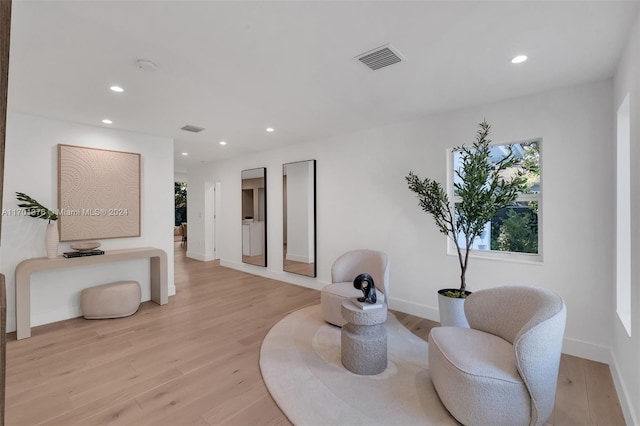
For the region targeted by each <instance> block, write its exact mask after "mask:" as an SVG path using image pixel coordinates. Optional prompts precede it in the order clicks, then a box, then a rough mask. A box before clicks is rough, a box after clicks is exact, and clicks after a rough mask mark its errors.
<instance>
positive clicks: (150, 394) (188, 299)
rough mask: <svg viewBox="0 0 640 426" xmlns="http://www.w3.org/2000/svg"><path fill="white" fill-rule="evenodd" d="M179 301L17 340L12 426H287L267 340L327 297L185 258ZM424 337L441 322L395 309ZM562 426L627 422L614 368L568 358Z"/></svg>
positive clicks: (559, 410) (12, 345)
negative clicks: (268, 369)
mask: <svg viewBox="0 0 640 426" xmlns="http://www.w3.org/2000/svg"><path fill="white" fill-rule="evenodd" d="M175 281H176V288H177V294H176V296H174V297H171V298H170V299H169V304H168V305H165V306H158V305H156V304H154V303H152V302H147V303H144V304H143V305H142V307H141V309H140V311H139V312H138V313H137V314H135V315H134V316H132V317H129V318H123V319H117V320H103V321H86V320H83V319H80V318H76V319H71V320H67V321H61V322H58V323H54V324H49V325H45V326H41V327H35V328H34V329H33V337H31V338H30V339H26V340H21V341H16V340H15V333H11V334H9V338H8V340H9V341H8V344H7V392H6V404H7V408H6V410H7V411H6V424H7V425H37V424H46V425H83V426H84V425H105V424H109V425H176V426H178V425H217V424H231V425H263V424H264V425H266V424H268V425H281V424H289V422H288V420H287V419H286V417H285V416H284V415H283V414H282V412H281V411H280V410H279V409H278V407H277V405H276V404H275V403H274V402H273V400H272V398H271V396H270V395H269V393H268V391H267V389H266V387H265V385H264V383H263V381H262V377H261V375H260V369H259V366H258V358H259V350H260V345H261V343H262V339H263V337H264V336H265V334H266V333H267V332H268V330H269V329H270V328H271V326H272V325H274V324H275V323H276V322H278V321H279V320H280V319H281V318H283V317H284V316H286V315H287V314H288V313H290V312H292V311H294V310H297V309H299V308H302V307H304V306H308V305H314V304H318V303H319V302H320V296H319V293H318V292H317V291H315V290H310V289H306V288H302V287H297V286H294V285H289V284H285V283H282V282H279V281H274V280H270V279H267V278H262V277H258V276H254V275H249V274H245V273H242V272H238V271H234V270H231V269H227V268H224V267H221V266H219V265H218V264H217V262H206V263H205V262H198V261H195V260H191V259H186V258H185V257H184V250H183V249H181V248H180V244H179V243H177V244H176V265H175ZM396 315H397V316H398V318H399V319H400V321H401V322H402V323H404V324H405V325H406V326H407V327H408V328H409V329H411V330H412V331H413V332H414V333H415V334H417V335H418V336H420V337H422V338H426V336H427V334H428V332H429V330H430V329H431V328H432V327H433V326H435V325H437V324H436V323H434V322H432V321H428V320H424V319H420V318H416V317H414V316H411V315H407V314H402V313H396ZM560 370H561V371H560V380H559V383H558V392H557V398H556V401H557V402H556V409H555V412H554V415H553V418H552V421H553V424H555V425H587V424H599V425H621V424H624V421H623V417H622V412H621V410H620V405H619V403H618V399H617V396H616V394H615V391H614V388H613V383H612V380H611V375H610V374H609V369H608V367H607V366H606V365H604V364H599V363H595V362H591V361H586V360H583V359H580V358H575V357H570V356H563V357H562V363H561V368H560Z"/></svg>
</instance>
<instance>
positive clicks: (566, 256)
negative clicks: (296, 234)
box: [189, 81, 614, 362]
mask: <svg viewBox="0 0 640 426" xmlns="http://www.w3.org/2000/svg"><path fill="white" fill-rule="evenodd" d="M611 99H612V83H611V81H605V82H598V83H593V84H588V85H583V86H578V87H572V88H566V89H562V90H557V91H553V92H549V93H543V94H538V95H534V96H529V97H524V98H518V99H513V100H509V101H506V102H501V103H496V104H490V105H485V106H482V107H477V108H470V109H466V110H462V111H456V112H451V113H446V114H441V115H437V116H431V117H428V118H425V119H423V120H419V121H415V122H410V123H401V124H397V125H393V126H387V127H383V128H378V129H371V130H368V131H363V132H359V133H354V134H348V135H343V136H341V137H337V138H333V139H331V140H320V141H317V142H314V143H308V144H302V145H294V146H290V147H287V148H285V149H279V150H272V151H267V152H262V153H258V154H255V155H250V156H246V157H243V158H236V159H231V160H228V161H223V162H220V163H216V164H214V165H208V166H203V167H200V168H198V169H196V170H190V171H189V178H190V182H191V183H190V184H191V185H196V186H197V185H200V186H202V187H203V186H204V185H205V183H206V184H211V182H220V183H221V186H222V188H223V194H222V197H221V206H220V209H219V213H218V226H217V229H218V241H219V244H218V246H219V247H218V253H219V255H220V258H221V263H222V264H223V265H226V266H231V267H234V268H238V269H241V270H245V271H249V272H252V273H256V274H260V275H265V276H269V277H273V278H276V279H281V280H284V281H288V282H293V283H297V284H300V285H306V286H309V287H312V288H316V289H320V288H321V287H322V286H323V285H324V284H325V283H327V282H329V281H330V270H331V264H332V262H333V261H334V259H336V257H338V256H339V255H340V254H342V253H344V252H345V251H347V250H351V249H356V248H371V249H378V250H383V251H385V252H386V253H388V255H389V257H390V260H391V290H390V293H391V301H390V304H391V307H392V308H395V309H399V310H401V311H405V312H409V313H412V314H416V315H419V316H423V317H426V318H431V319H435V320H437V319H438V312H437V297H436V291H437V290H438V289H439V288H443V287H451V286H457V285H458V284H457V283H458V274H459V272H458V265H457V259H456V258H455V257H454V256H451V255H447V253H446V238H445V236H443V235H442V234H440V233H439V232H438V231H437V229H436V227H435V226H434V224H433V221H432V219H431V218H430V217H428V216H427V215H426V214H425V213H423V212H422V211H421V210H420V208H419V207H418V203H417V201H416V199H415V198H414V196H413V195H412V193H410V191H409V190H408V189H407V185H406V182H405V179H404V177H405V175H406V174H407V173H408V172H409V170H414V171H416V172H417V173H418V174H420V175H422V176H429V177H432V178H436V179H438V180H440V181H445V179H446V150H447V148H450V147H453V146H457V145H459V144H461V143H470V142H472V141H473V138H474V136H475V132H476V130H477V124H478V123H479V122H480V121H482V119H483V118H485V117H486V118H487V120H488V121H489V122H490V123H491V124H492V126H493V132H492V138H493V140H494V141H496V142H499V141H504V142H507V141H512V140H522V139H527V138H536V137H541V138H542V139H543V141H542V156H543V205H542V209H543V215H544V220H543V223H542V232H543V235H544V241H543V247H542V249H543V252H544V261H543V262H542V263H521V262H509V261H496V260H486V259H472V261H471V263H470V266H469V270H468V273H467V281H468V283H469V286H470V289H471V290H480V289H483V288H488V287H494V286H499V285H507V284H525V285H537V286H541V287H546V288H550V289H552V290H554V291H556V292H558V293H559V294H560V295H561V296H562V297H563V298H564V299H565V300H566V302H567V306H568V313H569V317H568V321H567V328H566V339H565V346H564V351H565V352H567V353H570V354H575V355H579V356H582V357H586V358H590V359H596V360H600V361H605V362H608V361H609V360H610V350H609V348H610V345H611V337H610V335H611V316H612V300H613V298H612V297H613V296H612V292H611V285H612V284H611V275H612V271H613V258H612V254H611V248H612V247H613V229H614V228H613V225H612V224H611V222H612V214H613V210H612V205H613V204H614V198H613V197H614V196H613V194H612V191H611V188H612V187H613V176H614V173H613V151H612V143H613V140H612V135H613V121H612V114H611V111H612V102H611ZM308 159H316V160H317V165H316V172H317V215H318V217H317V226H318V229H317V234H318V253H317V257H316V261H317V266H318V278H317V279H307V278H304V277H299V276H294V275H293V274H287V273H284V272H282V250H281V247H282V164H283V163H288V162H293V161H301V160H308ZM262 166H264V167H267V176H268V185H267V188H268V199H269V202H268V218H269V221H268V227H267V229H268V252H269V257H268V266H267V268H260V267H254V266H251V265H245V264H242V263H241V253H242V248H241V241H242V238H241V226H240V220H241V214H240V171H241V170H242V169H249V168H254V167H262ZM192 196H195V194H192V193H191V192H189V197H190V198H189V206H190V209H191V206H192V205H195V204H196V203H197V200H193V204H192V198H191V197H192ZM201 207H202V206H200V205H199V208H201ZM192 212H193V214H194V217H192V216H191V213H192ZM212 222H213V218H212V217H208V212H207V211H206V210H204V209H201V210H198V211H195V209H194V210H193V211H192V210H190V216H189V225H190V233H191V232H194V233H195V234H198V235H202V234H204V232H205V231H206V229H207V228H208V227H209V226H210V223H212ZM189 241H190V243H189V250H190V251H192V252H193V253H195V254H198V255H199V256H200V258H204V255H203V254H204V241H202V240H197V239H196V240H194V241H192V240H191V236H190V237H189Z"/></svg>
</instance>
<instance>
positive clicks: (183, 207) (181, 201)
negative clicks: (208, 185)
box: [174, 182, 187, 226]
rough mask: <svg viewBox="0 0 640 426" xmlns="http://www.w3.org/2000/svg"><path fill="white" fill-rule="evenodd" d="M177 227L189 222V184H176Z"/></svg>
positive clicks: (175, 223)
mask: <svg viewBox="0 0 640 426" xmlns="http://www.w3.org/2000/svg"><path fill="white" fill-rule="evenodd" d="M174 189H175V191H174V194H175V195H174V196H175V198H174V199H175V222H174V225H175V226H180V224H181V223H182V222H186V221H187V182H174Z"/></svg>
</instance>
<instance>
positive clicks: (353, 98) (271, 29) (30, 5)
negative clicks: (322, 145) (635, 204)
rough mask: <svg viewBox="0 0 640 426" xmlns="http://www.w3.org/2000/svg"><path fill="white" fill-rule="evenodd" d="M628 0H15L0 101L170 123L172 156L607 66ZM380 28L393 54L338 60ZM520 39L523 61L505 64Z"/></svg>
mask: <svg viewBox="0 0 640 426" xmlns="http://www.w3.org/2000/svg"><path fill="white" fill-rule="evenodd" d="M638 5H639V3H638V2H637V1H626V2H617V1H595V2H594V1H591V2H583V1H568V2H555V1H532V2H526V1H500V2H498V1H469V2H464V1H425V2H420V1H408V2H403V1H387V2H385V1H368V2H367V1H354V2H348V1H332V2H329V1H317V2H316V1H298V2H295V1H280V2H268V1H260V2H245V1H229V2H220V1H195V2H191V1H178V0H176V1H168V2H164V1H85V2H77V1H69V2H67V1H45V2H37V1H20V0H14V2H13V21H12V34H11V50H10V55H11V57H10V74H9V96H8V103H9V105H8V107H9V109H10V110H14V111H20V112H26V113H31V114H36V115H42V116H47V117H53V118H58V119H62V120H69V121H74V122H79V123H85V124H90V125H96V126H105V125H103V124H101V120H102V119H103V118H106V117H108V118H110V119H112V120H113V124H112V125H110V126H109V127H113V128H117V129H126V130H132V131H136V132H142V133H148V134H152V135H158V136H164V137H170V138H174V139H175V153H176V155H175V157H176V159H175V167H176V171H185V170H187V169H188V168H189V167H191V166H193V165H200V164H201V163H202V162H211V161H215V160H219V159H224V158H228V157H231V156H237V155H241V154H242V153H245V152H248V151H252V150H262V149H267V148H273V147H276V146H281V145H286V144H293V143H300V142H306V141H310V140H314V139H320V138H327V137H331V136H334V135H339V134H344V133H347V132H352V131H356V130H360V129H365V128H371V127H377V126H382V125H385V124H390V123H393V122H398V121H404V120H411V119H415V118H417V117H420V116H424V115H427V114H432V113H435V112H439V111H445V110H451V109H456V108H461V107H466V106H471V105H477V104H482V103H487V102H491V101H496V100H500V99H505V98H511V97H515V96H520V95H524V94H528V93H533V92H538V91H544V90H548V89H552V88H556V87H561V86H567V85H574V84H580V83H583V82H587V81H594V80H599V79H604V78H608V77H610V76H612V74H613V72H614V69H615V66H616V64H617V62H618V60H619V57H620V54H621V52H622V49H623V47H624V44H625V42H626V40H627V38H628V35H629V32H630V29H631V26H632V25H633V22H634V20H635V18H636V17H637V11H638ZM386 43H391V44H392V45H393V46H394V47H395V48H396V49H398V50H399V51H400V52H401V53H402V54H403V55H404V56H406V58H407V59H408V60H407V61H406V62H402V63H400V64H396V65H393V66H390V67H388V68H384V69H382V70H379V71H375V72H374V71H370V70H369V69H368V68H366V67H365V66H364V65H362V64H360V63H358V62H357V61H355V60H354V59H353V57H354V56H356V55H358V54H359V53H362V52H365V51H367V50H370V49H373V48H375V47H378V46H380V45H384V44H386ZM519 53H524V54H526V55H528V56H529V60H528V61H527V62H525V63H523V64H520V65H512V64H511V63H510V62H509V60H510V59H511V58H512V57H513V56H515V55H516V54H519ZM140 58H142V59H149V60H152V61H153V62H155V63H156V64H157V65H158V70H157V71H155V72H149V71H143V70H140V69H138V68H137V67H136V66H135V60H136V59H140ZM113 84H119V85H121V86H122V87H124V89H125V92H124V93H122V94H116V93H113V92H111V91H110V90H109V86H111V85H113ZM185 124H193V125H196V126H200V127H205V128H206V130H205V131H203V132H201V133H198V134H191V133H186V132H184V131H181V130H180V127H182V126H183V125H185ZM268 126H271V127H274V128H275V129H276V131H275V132H273V133H267V132H265V128H266V127H268ZM221 140H225V141H227V142H228V145H226V146H220V145H219V141H221ZM181 152H188V153H189V154H190V155H189V156H188V157H184V156H182V155H180V153H181Z"/></svg>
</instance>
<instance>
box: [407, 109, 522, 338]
mask: <svg viewBox="0 0 640 426" xmlns="http://www.w3.org/2000/svg"><path fill="white" fill-rule="evenodd" d="M490 128H491V126H490V125H489V123H487V121H486V120H484V121H483V122H482V123H480V124H479V129H478V132H477V133H476V139H475V141H474V142H473V145H472V146H470V147H468V146H464V145H463V146H460V147H458V148H455V150H456V151H458V152H459V153H460V159H461V166H460V167H459V168H457V169H456V170H455V171H454V173H455V175H456V176H457V179H455V180H454V184H453V191H454V194H455V196H456V197H457V198H459V202H456V203H451V202H450V200H449V196H448V195H447V191H446V189H445V187H444V186H443V185H441V184H440V183H439V182H437V181H435V180H433V179H429V178H426V179H424V180H423V179H420V178H419V177H418V176H417V175H416V174H414V173H413V171H411V172H409V175H408V176H406V180H407V183H408V185H409V189H410V190H411V191H412V192H414V193H415V194H416V198H417V199H418V202H419V204H420V207H421V208H422V210H424V211H425V212H426V213H429V214H430V215H431V216H432V217H433V220H434V221H435V223H436V226H437V227H438V229H439V230H440V232H442V233H443V234H445V235H447V236H448V237H449V238H450V239H451V240H452V241H453V243H454V244H455V246H456V250H457V254H458V261H459V264H460V288H459V289H442V290H440V291H438V300H439V309H440V323H441V325H453V326H467V327H468V323H467V321H466V317H465V315H464V307H463V303H464V299H465V298H466V297H467V296H468V295H469V294H471V293H470V292H469V291H467V283H466V280H465V275H466V272H467V267H468V265H469V252H470V251H471V247H472V244H473V241H474V240H475V239H476V238H477V237H478V236H480V235H481V234H482V233H483V232H484V229H485V225H486V224H487V222H489V221H490V220H491V218H493V217H494V216H495V214H496V213H497V212H498V210H500V209H502V208H505V207H507V206H508V205H509V204H511V203H512V202H513V201H515V199H516V198H517V196H518V193H519V192H522V191H524V190H525V184H526V179H525V177H524V176H523V174H522V173H521V172H520V171H518V172H517V173H512V176H507V174H508V172H507V171H508V170H512V168H513V167H514V166H517V165H518V164H519V162H520V159H519V158H517V157H516V156H515V155H514V153H513V152H512V151H511V150H509V152H508V154H507V155H505V156H504V157H503V158H502V159H500V160H499V161H497V162H492V161H491V147H490V143H491V140H490V139H489V138H488V136H489V130H490ZM461 240H462V241H461Z"/></svg>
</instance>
